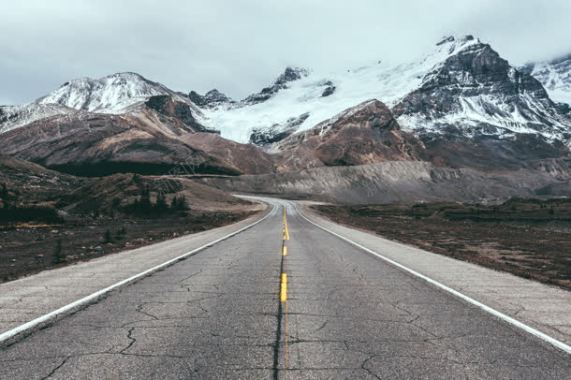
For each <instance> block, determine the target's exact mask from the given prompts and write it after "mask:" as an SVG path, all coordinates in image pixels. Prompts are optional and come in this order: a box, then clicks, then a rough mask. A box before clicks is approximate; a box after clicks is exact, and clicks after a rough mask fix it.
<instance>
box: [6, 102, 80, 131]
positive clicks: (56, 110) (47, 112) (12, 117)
mask: <svg viewBox="0 0 571 380" xmlns="http://www.w3.org/2000/svg"><path fill="white" fill-rule="evenodd" d="M74 112H76V111H75V110H74V109H71V108H69V107H66V106H62V105H59V104H37V103H30V104H25V105H22V106H0V133H3V132H7V131H9V130H11V129H15V128H19V127H22V126H24V125H27V124H30V123H33V122H34V121H37V120H41V119H46V118H48V117H52V116H56V115H67V114H71V113H74Z"/></svg>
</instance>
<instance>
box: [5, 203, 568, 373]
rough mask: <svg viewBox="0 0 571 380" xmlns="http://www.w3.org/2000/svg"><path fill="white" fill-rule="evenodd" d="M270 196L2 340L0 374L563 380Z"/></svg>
mask: <svg viewBox="0 0 571 380" xmlns="http://www.w3.org/2000/svg"><path fill="white" fill-rule="evenodd" d="M271 202H272V204H273V209H272V211H271V213H270V216H269V217H268V218H267V219H266V220H264V221H263V222H262V223H259V224H257V225H256V226H254V227H253V228H251V229H248V230H246V231H244V232H242V233H240V234H238V235H236V236H234V237H232V238H230V239H227V240H225V241H222V242H220V243H218V244H216V245H214V246H212V247H210V248H208V249H206V250H203V251H201V252H200V253H199V254H197V255H195V256H192V257H189V258H188V259H186V260H183V261H180V262H178V263H177V264H175V265H173V266H170V267H168V268H166V269H164V270H162V271H159V272H156V273H154V274H152V275H150V276H148V277H145V278H143V279H141V280H139V281H137V282H135V283H133V284H131V285H128V286H125V287H123V288H121V289H119V290H115V291H113V292H112V293H110V294H109V295H108V296H107V297H106V298H104V299H103V300H101V301H99V302H97V303H96V304H93V305H91V306H89V307H87V308H85V309H83V310H81V311H79V312H77V313H75V314H73V315H71V316H69V317H67V318H64V319H62V320H60V321H58V322H56V323H54V324H53V325H51V326H49V327H47V328H45V329H43V330H40V331H37V332H35V333H33V334H32V335H30V336H28V337H27V338H25V339H22V340H21V341H19V342H17V343H15V344H13V345H11V346H8V347H6V348H3V349H1V350H0V379H47V378H49V379H223V378H231V379H233V378H236V379H399V378H402V379H417V378H425V379H463V378H467V379H544V378H545V379H569V378H571V360H570V357H569V355H567V354H565V353H564V352H562V351H560V350H557V349H556V348H554V347H552V346H550V345H549V344H546V343H545V342H543V341H541V340H539V339H537V338H535V337H533V336H531V335H529V334H527V333H526V332H524V331H522V330H520V329H517V328H516V327H513V326H511V325H509V324H507V323H505V322H503V321H500V320H498V319H496V318H495V317H493V316H491V315H490V314H488V313H486V312H484V311H483V310H481V309H480V308H477V307H475V306H473V305H470V304H468V303H466V302H464V301H462V300H460V299H458V298H457V297H454V296H453V295H451V294H449V293H446V292H443V291H442V290H439V289H438V288H436V287H434V286H432V285H430V284H428V283H426V282H425V281H423V280H421V279H419V278H416V277H414V276H412V275H410V274H408V273H406V272H404V271H402V270H400V269H397V268H395V267H394V266H391V265H390V264H388V263H386V262H384V261H382V260H379V259H378V258H375V257H374V256H372V255H369V254H367V253H365V252H364V251H362V250H360V249H358V248H356V247H355V246H353V245H351V244H349V243H347V242H345V241H343V240H341V239H339V238H337V237H335V236H333V235H331V234H329V233H327V232H325V231H323V230H321V229H319V228H317V227H315V226H314V225H312V224H310V223H309V222H308V221H306V220H305V219H304V218H302V217H301V216H300V215H299V214H298V212H297V210H296V208H295V206H294V204H293V203H290V202H287V201H281V200H273V201H271ZM282 210H287V212H286V215H287V216H286V217H285V218H284V215H283V211H282ZM284 224H286V225H287V231H285V232H284ZM287 238H289V239H287ZM284 239H287V240H284ZM284 247H287V248H286V249H284ZM284 254H285V255H284Z"/></svg>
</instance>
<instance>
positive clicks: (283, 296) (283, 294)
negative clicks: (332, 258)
mask: <svg viewBox="0 0 571 380" xmlns="http://www.w3.org/2000/svg"><path fill="white" fill-rule="evenodd" d="M282 232H283V243H282V269H281V274H280V302H281V304H282V305H283V306H282V307H283V309H282V312H283V316H284V320H283V322H284V330H283V333H284V334H283V337H284V366H285V368H288V365H289V364H288V361H289V352H288V351H289V350H288V320H287V319H288V318H287V317H288V312H287V297H288V295H287V274H286V273H285V271H284V264H285V256H287V251H288V247H287V245H286V241H287V240H289V229H288V226H287V213H286V208H285V207H284V208H283V231H282Z"/></svg>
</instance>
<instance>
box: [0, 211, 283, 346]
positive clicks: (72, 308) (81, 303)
mask: <svg viewBox="0 0 571 380" xmlns="http://www.w3.org/2000/svg"><path fill="white" fill-rule="evenodd" d="M275 208H276V206H273V205H272V210H271V211H269V212H268V213H267V214H266V216H264V217H263V218H262V219H260V220H258V221H256V222H254V223H252V224H249V225H247V226H245V227H242V228H240V229H239V230H237V231H234V232H232V233H230V234H228V235H225V236H223V237H221V238H218V239H216V240H214V241H211V242H210V243H207V244H205V245H203V246H201V247H198V248H196V249H194V250H192V251H190V252H187V253H184V254H182V255H180V256H178V257H175V258H174V259H171V260H168V261H166V262H164V263H162V264H159V265H157V266H154V267H152V268H150V269H147V270H146V271H144V272H141V273H139V274H136V275H134V276H131V277H129V278H127V279H125V280H122V281H119V282H117V283H115V284H113V285H110V286H108V287H106V288H104V289H101V290H99V291H97V292H95V293H93V294H90V295H88V296H86V297H84V298H81V299H79V300H77V301H74V302H72V303H70V304H67V305H65V306H62V307H60V308H59V309H57V310H54V311H52V312H50V313H48V314H45V315H42V316H41V317H38V318H36V319H33V320H31V321H30V322H26V323H24V324H23V325H20V326H18V327H15V328H13V329H11V330H8V331H6V332H4V333H2V334H0V347H2V346H3V345H6V344H10V343H13V342H15V341H17V340H18V338H19V337H22V336H25V335H27V334H29V333H32V332H34V331H35V330H36V329H38V328H41V327H43V326H47V325H49V324H50V323H53V322H55V321H57V320H59V319H61V318H63V317H65V316H67V315H69V314H72V313H74V312H76V311H79V310H81V309H82V308H83V307H85V306H87V305H89V304H92V303H94V302H96V301H97V300H99V299H100V298H101V297H103V296H104V295H106V294H108V293H109V292H111V291H113V290H116V289H118V288H120V287H122V286H125V285H128V284H130V283H133V282H135V281H137V280H140V279H141V278H143V277H145V276H148V275H150V274H153V273H155V272H157V271H159V270H161V269H164V268H166V267H168V266H171V265H173V264H175V263H177V262H179V261H181V260H184V259H186V258H188V257H190V256H192V255H194V254H196V253H198V252H200V251H203V250H205V249H206V248H210V247H212V246H213V245H215V244H217V243H220V242H221V241H224V240H226V239H229V238H231V237H233V236H235V235H238V234H239V233H241V232H243V231H245V230H247V229H249V228H252V227H254V226H255V225H257V224H259V223H261V222H263V221H264V220H266V219H267V218H268V217H270V216H271V215H274V213H273V211H274V209H275Z"/></svg>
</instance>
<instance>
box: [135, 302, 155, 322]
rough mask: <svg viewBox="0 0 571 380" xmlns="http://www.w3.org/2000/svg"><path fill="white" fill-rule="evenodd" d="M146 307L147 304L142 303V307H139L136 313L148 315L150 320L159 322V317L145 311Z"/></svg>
mask: <svg viewBox="0 0 571 380" xmlns="http://www.w3.org/2000/svg"><path fill="white" fill-rule="evenodd" d="M145 305H146V303H142V304H140V305H137V308H136V309H135V311H136V312H137V313H140V314H143V315H146V316H147V317H149V318H151V319H153V320H155V321H158V320H159V317H157V316H156V315H153V314H151V313H148V312H146V311H144V310H143V308H144V307H145Z"/></svg>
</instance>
